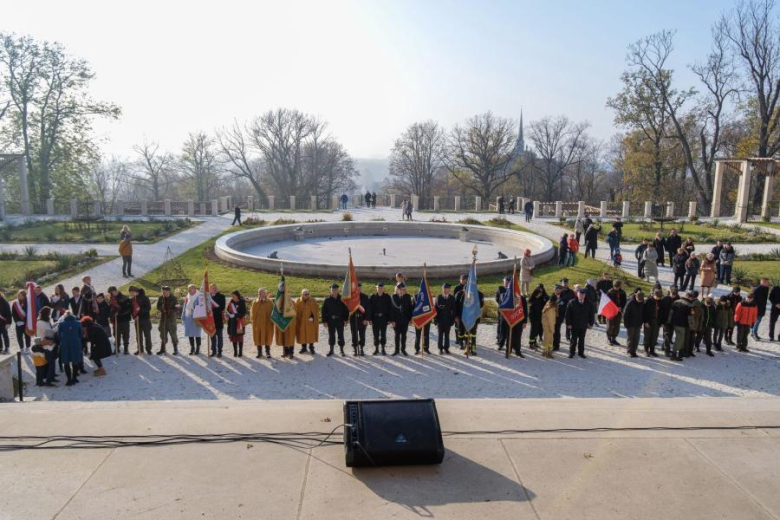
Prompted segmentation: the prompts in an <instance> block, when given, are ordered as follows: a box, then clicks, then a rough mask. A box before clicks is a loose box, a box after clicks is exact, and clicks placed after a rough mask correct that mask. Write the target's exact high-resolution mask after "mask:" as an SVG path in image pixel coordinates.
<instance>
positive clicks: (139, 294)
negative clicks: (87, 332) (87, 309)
mask: <svg viewBox="0 0 780 520" xmlns="http://www.w3.org/2000/svg"><path fill="white" fill-rule="evenodd" d="M130 304H131V305H132V309H133V310H132V315H133V319H134V320H136V322H137V329H136V332H137V334H138V338H137V339H138V350H136V351H135V352H134V353H133V354H134V355H136V356H137V355H139V354H143V353H144V349H146V353H147V354H151V353H152V317H151V312H152V302H151V301H149V297H148V296H147V295H146V291H144V290H143V288H142V287H134V286H132V285H131V286H130ZM74 316H75V315H74Z"/></svg>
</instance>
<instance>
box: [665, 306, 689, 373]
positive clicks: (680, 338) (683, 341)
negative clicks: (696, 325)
mask: <svg viewBox="0 0 780 520" xmlns="http://www.w3.org/2000/svg"><path fill="white" fill-rule="evenodd" d="M690 317H691V304H690V301H689V300H688V298H679V299H678V300H677V301H676V302H674V303H673V304H672V310H671V312H670V313H669V324H670V325H671V326H672V327H674V351H673V352H672V354H671V356H670V357H669V359H671V360H672V361H682V360H683V353H684V352H685V351H686V350H687V348H688V347H687V343H688V330H689V328H690V322H689V319H690Z"/></svg>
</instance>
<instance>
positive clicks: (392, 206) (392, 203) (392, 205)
mask: <svg viewBox="0 0 780 520" xmlns="http://www.w3.org/2000/svg"><path fill="white" fill-rule="evenodd" d="M390 207H391V208H394V207H395V193H391V194H390Z"/></svg>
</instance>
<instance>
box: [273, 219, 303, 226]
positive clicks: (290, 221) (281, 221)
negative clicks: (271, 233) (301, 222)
mask: <svg viewBox="0 0 780 520" xmlns="http://www.w3.org/2000/svg"><path fill="white" fill-rule="evenodd" d="M296 222H297V220H293V219H289V218H278V219H276V220H274V221H273V222H271V225H272V226H284V225H285V224H295V223H296Z"/></svg>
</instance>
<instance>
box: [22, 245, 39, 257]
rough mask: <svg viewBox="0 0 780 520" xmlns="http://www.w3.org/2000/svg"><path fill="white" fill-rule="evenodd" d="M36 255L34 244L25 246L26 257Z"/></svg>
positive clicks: (36, 249)
mask: <svg viewBox="0 0 780 520" xmlns="http://www.w3.org/2000/svg"><path fill="white" fill-rule="evenodd" d="M37 255H38V248H37V247H35V246H25V248H24V256H26V257H27V258H35V257H36V256H37Z"/></svg>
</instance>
